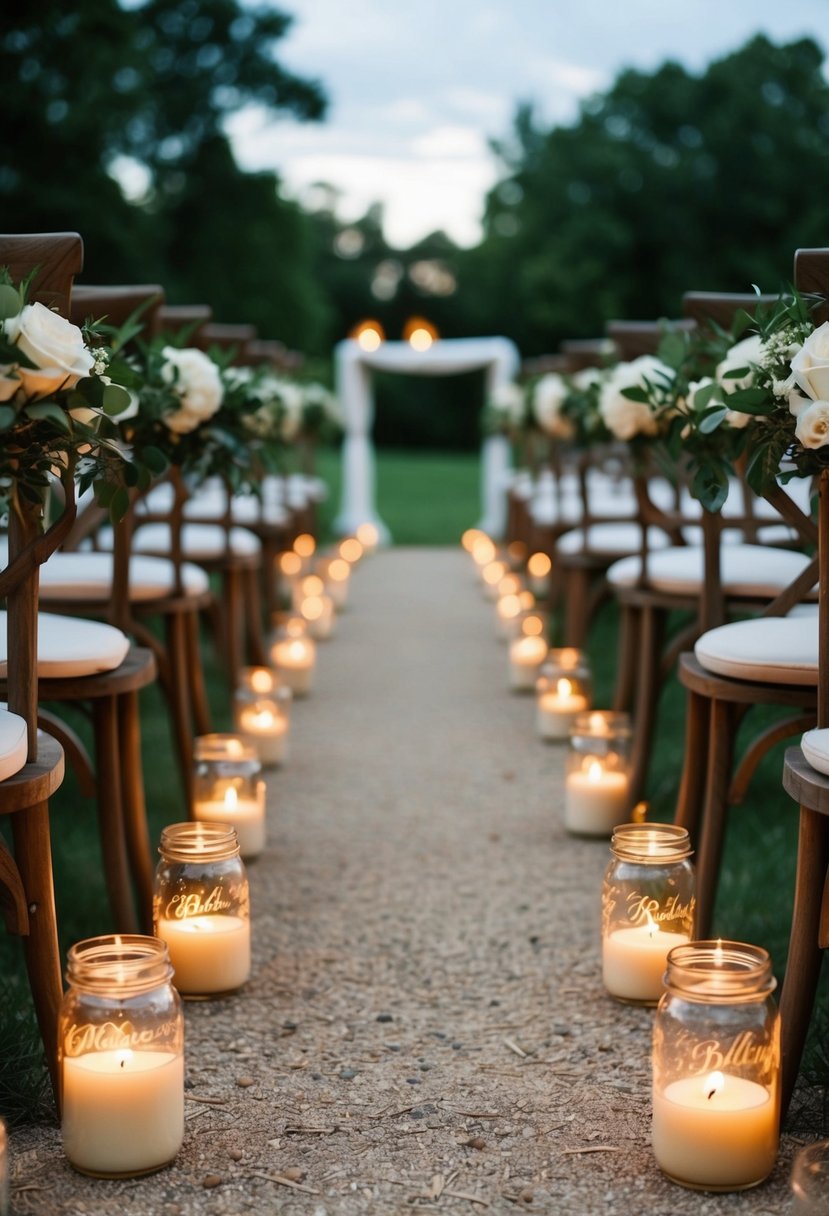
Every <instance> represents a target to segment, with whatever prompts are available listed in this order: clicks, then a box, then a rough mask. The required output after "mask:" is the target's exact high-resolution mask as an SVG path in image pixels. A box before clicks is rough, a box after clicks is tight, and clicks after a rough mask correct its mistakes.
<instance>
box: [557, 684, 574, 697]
mask: <svg viewBox="0 0 829 1216" xmlns="http://www.w3.org/2000/svg"><path fill="white" fill-rule="evenodd" d="M556 692H557V693H558V695H559V696H560V697H569V696H571V695H572V692H573V685H572V682H571V681H570V680H559V681H558V683H557V684H556Z"/></svg>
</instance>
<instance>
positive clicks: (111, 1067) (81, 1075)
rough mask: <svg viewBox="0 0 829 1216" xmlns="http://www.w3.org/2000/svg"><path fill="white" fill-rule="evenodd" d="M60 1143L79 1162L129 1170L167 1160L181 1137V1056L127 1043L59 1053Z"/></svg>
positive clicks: (108, 1172) (107, 1170) (101, 1169)
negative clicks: (79, 1052)
mask: <svg viewBox="0 0 829 1216" xmlns="http://www.w3.org/2000/svg"><path fill="white" fill-rule="evenodd" d="M62 1076H63V1112H62V1133H63V1147H64V1151H65V1153H66V1155H67V1157H68V1158H69V1160H70V1161H71V1162H72V1164H73V1165H74V1166H75V1167H76V1168H77V1169H79V1170H82V1171H83V1172H84V1173H88V1174H100V1175H105V1176H110V1177H111V1176H113V1175H114V1176H118V1175H135V1174H143V1173H149V1172H151V1171H153V1170H157V1169H160V1168H161V1167H162V1166H163V1165H166V1164H167V1163H168V1162H170V1161H172V1160H173V1158H174V1157H175V1155H176V1153H177V1152H178V1150H179V1148H180V1147H181V1143H182V1140H183V1138H184V1060H183V1057H182V1056H181V1055H180V1054H176V1053H173V1052H168V1051H133V1050H131V1049H130V1048H122V1049H114V1050H110V1051H93V1052H88V1053H86V1054H85V1055H79V1056H64V1059H63V1066H62Z"/></svg>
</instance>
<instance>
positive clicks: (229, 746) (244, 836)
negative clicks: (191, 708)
mask: <svg viewBox="0 0 829 1216" xmlns="http://www.w3.org/2000/svg"><path fill="white" fill-rule="evenodd" d="M193 759H194V776H193V818H194V819H195V820H198V821H200V822H209V823H223V824H226V825H227V826H229V827H232V828H235V830H236V835H237V837H238V839H239V849H240V852H241V854H242V857H244V858H245V859H246V860H247V859H249V858H254V857H258V856H259V854H260V853H261V852H262V850H263V849H264V847H265V835H266V819H265V782H264V781H263V780H262V764H261V761H260V760H259V757H258V756H257V754H256V749H255V748H254V747H252V746H251V744H250V743H246V742H245V741H244V740H243V739H240V738H239V737H238V735H230V734H213V735H200V736H199V737H198V738H197V739H196V740H195V743H194V746H193Z"/></svg>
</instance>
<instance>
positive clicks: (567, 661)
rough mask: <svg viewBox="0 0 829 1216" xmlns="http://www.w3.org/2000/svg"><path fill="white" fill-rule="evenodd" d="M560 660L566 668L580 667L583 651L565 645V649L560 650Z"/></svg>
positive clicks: (560, 663) (560, 664)
mask: <svg viewBox="0 0 829 1216" xmlns="http://www.w3.org/2000/svg"><path fill="white" fill-rule="evenodd" d="M558 661H559V666H561V667H564V668H568V667H578V665H579V663H580V662H581V651H580V650H576V648H575V647H574V646H565V647H564V649H563V650H560V651H559V655H558Z"/></svg>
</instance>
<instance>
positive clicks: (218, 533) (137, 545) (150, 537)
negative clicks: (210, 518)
mask: <svg viewBox="0 0 829 1216" xmlns="http://www.w3.org/2000/svg"><path fill="white" fill-rule="evenodd" d="M132 547H133V552H135V553H159V554H165V553H169V552H170V527H169V524H140V522H139V521H136V530H135V535H134V536H133V542H132ZM261 549H262V544H261V541H260V540H259V537H258V536H256V535H254V533H253V532H249V531H248V529H247V528H231V529H230V550H231V552H232V553H234V554H236V556H237V557H255V556H256V555H257V554H258V553H260V552H261ZM226 550H227V534H226V533H225V530H224V528H222V527H221V526H220V525H219V524H195V523H190V524H185V525H184V526H183V527H182V529H181V551H182V553H183V554H184V555H185V557H187V558H188V559H189V560H190V561H194V562H198V561H208V560H210V559H211V558H215V557H221V555H222V554H223V553H224V552H225V551H226Z"/></svg>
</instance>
